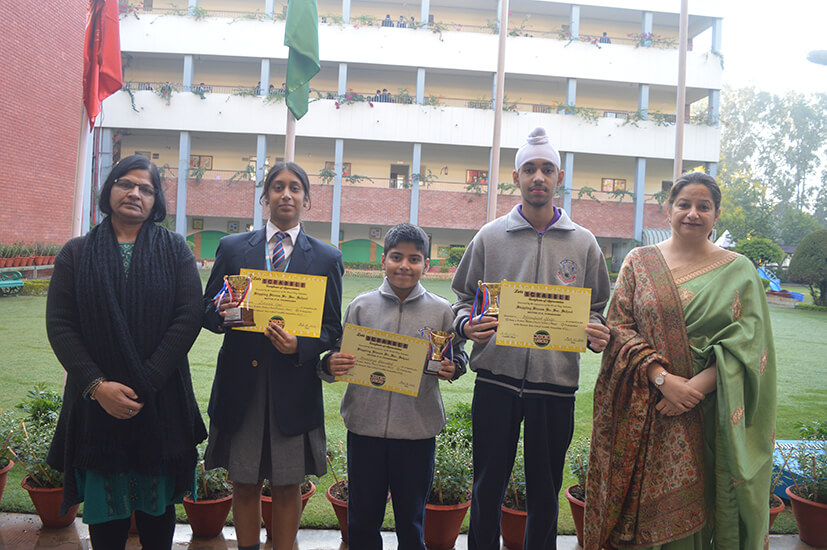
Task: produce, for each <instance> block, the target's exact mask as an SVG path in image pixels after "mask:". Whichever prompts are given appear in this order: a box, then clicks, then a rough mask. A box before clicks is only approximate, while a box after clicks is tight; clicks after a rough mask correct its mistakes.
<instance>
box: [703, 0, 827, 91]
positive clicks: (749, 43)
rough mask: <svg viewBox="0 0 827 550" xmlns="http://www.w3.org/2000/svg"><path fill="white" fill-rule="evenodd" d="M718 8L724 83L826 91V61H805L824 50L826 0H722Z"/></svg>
mask: <svg viewBox="0 0 827 550" xmlns="http://www.w3.org/2000/svg"><path fill="white" fill-rule="evenodd" d="M689 2H690V11H691V10H692V8H691V2H692V0H689ZM721 10H722V13H723V17H724V21H723V30H722V33H721V34H722V45H721V49H722V51H723V55H724V75H723V79H724V84H726V85H728V86H731V87H743V86H749V85H754V86H755V87H756V88H759V89H761V90H766V91H768V92H772V93H775V94H784V93H786V92H788V91H798V92H801V93H814V92H823V93H827V65H818V64H816V63H812V62H810V61H807V53H808V52H810V51H811V50H827V0H783V1H780V2H779V1H771V0H721Z"/></svg>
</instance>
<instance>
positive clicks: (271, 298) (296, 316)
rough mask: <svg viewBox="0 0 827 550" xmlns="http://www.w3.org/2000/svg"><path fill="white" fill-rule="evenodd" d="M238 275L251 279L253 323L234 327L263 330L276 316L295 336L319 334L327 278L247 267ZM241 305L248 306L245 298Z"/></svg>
mask: <svg viewBox="0 0 827 550" xmlns="http://www.w3.org/2000/svg"><path fill="white" fill-rule="evenodd" d="M240 274H241V275H248V276H250V277H252V279H253V286H252V288H251V289H250V305H249V308H250V309H252V310H253V318H254V319H255V323H256V324H255V325H254V326H249V327H234V329H233V330H246V331H248V332H264V327H266V326H267V325H268V324H270V319H275V320H276V321H277V322H278V323H279V324H280V325H281V326H282V328H284V330H286V331H287V332H289V333H290V334H292V335H294V336H311V337H314V338H318V337H319V336H320V335H321V330H322V312H323V311H324V295H325V291H326V290H327V277H323V276H319V275H304V274H302V273H285V272H282V271H264V270H258V269H246V268H245V269H242V270H241V273H240ZM241 305H242V307H248V306H247V300H245V301H244V303H243V304H241Z"/></svg>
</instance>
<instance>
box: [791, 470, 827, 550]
mask: <svg viewBox="0 0 827 550" xmlns="http://www.w3.org/2000/svg"><path fill="white" fill-rule="evenodd" d="M796 487H798V485H792V486H790V487H787V489H786V491H785V492H786V493H787V496H788V497H790V505H791V506H792V509H793V516H795V523H796V524H797V525H798V538H800V539H801V541H802V542H805V543H807V544H809V545H810V546H814V547H816V548H827V529H825V528H824V526H825V525H827V504H821V503H820V502H813V501H812V500H807V499H806V498H802V497H800V496H798V495H797V494H796V493H795V492H793V491H792V489H795V488H796Z"/></svg>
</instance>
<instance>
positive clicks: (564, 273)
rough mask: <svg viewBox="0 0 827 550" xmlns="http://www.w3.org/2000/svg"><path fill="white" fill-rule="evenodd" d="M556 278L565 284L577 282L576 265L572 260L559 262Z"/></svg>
mask: <svg viewBox="0 0 827 550" xmlns="http://www.w3.org/2000/svg"><path fill="white" fill-rule="evenodd" d="M557 276H558V277H560V280H561V281H563V282H564V283H566V284H568V283H573V282H574V281H575V280H577V263H576V262H575V261H574V260H563V261H562V262H560V269H559V270H558V271H557Z"/></svg>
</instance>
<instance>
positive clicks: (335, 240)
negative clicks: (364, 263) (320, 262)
mask: <svg viewBox="0 0 827 550" xmlns="http://www.w3.org/2000/svg"><path fill="white" fill-rule="evenodd" d="M344 158H345V141H344V140H343V139H337V140H336V149H335V156H334V158H333V169H334V171H335V172H336V177H335V178H334V179H333V205H332V206H331V216H330V244H332V245H333V246H335V247H336V248H339V227H340V226H341V218H342V168H343V164H344Z"/></svg>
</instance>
